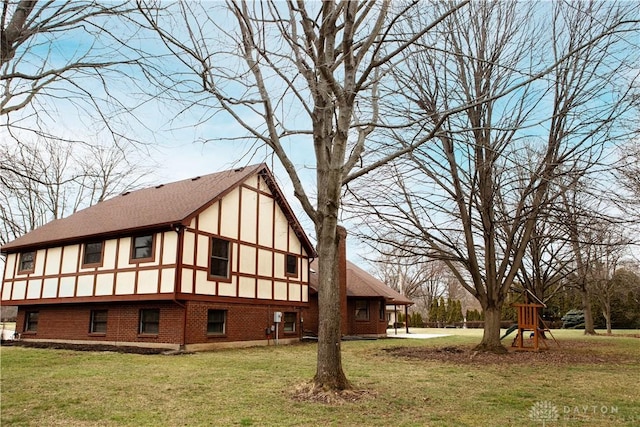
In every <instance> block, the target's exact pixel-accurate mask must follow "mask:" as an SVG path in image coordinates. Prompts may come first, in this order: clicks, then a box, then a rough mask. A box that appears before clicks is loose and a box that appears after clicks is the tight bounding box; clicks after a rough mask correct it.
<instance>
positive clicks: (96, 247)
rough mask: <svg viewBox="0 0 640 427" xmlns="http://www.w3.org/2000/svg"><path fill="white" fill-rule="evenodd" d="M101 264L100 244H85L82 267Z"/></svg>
mask: <svg viewBox="0 0 640 427" xmlns="http://www.w3.org/2000/svg"><path fill="white" fill-rule="evenodd" d="M101 263H102V242H92V243H85V245H84V256H83V257H82V265H88V264H101Z"/></svg>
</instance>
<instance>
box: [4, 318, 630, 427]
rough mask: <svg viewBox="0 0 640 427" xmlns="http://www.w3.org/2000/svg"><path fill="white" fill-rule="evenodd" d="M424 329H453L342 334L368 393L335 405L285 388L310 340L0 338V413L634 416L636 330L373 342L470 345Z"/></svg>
mask: <svg viewBox="0 0 640 427" xmlns="http://www.w3.org/2000/svg"><path fill="white" fill-rule="evenodd" d="M426 332H441V333H456V335H454V336H450V337H445V338H435V339H429V340H400V339H397V340H378V341H353V342H345V343H343V364H344V368H345V372H346V373H347V376H348V377H349V379H350V380H351V381H352V382H353V383H354V384H355V386H356V387H357V388H358V389H362V390H367V391H368V392H369V394H368V395H367V397H365V398H364V399H362V400H360V401H358V402H355V403H344V404H341V405H326V404H321V403H309V402H299V401H296V400H294V399H292V394H291V392H290V391H291V390H292V389H294V388H295V387H296V386H298V385H300V384H301V383H303V382H305V381H308V380H309V379H311V378H312V376H313V374H314V372H315V351H316V346H315V344H298V345H290V346H279V347H273V346H272V347H259V348H250V349H235V350H223V351H216V352H204V353H196V354H189V355H179V356H164V355H134V354H119V353H112V352H75V351H65V350H41V349H31V348H21V347H3V348H2V349H1V350H0V357H1V368H2V369H1V384H0V385H1V406H0V409H1V411H2V413H1V418H0V424H1V425H2V426H14V425H25V426H57V425H60V426H63V425H64V426H93V425H101V426H115V425H131V426H139V425H150V426H200V425H203V426H204V425H216V426H218V425H221V426H317V425H323V426H351V425H353V426H508V425H513V426H523V425H524V426H527V425H531V426H536V425H542V421H541V420H540V419H533V420H532V419H531V418H530V413H531V409H532V408H533V406H534V405H535V404H536V403H538V402H547V401H548V402H550V403H551V404H553V405H554V406H555V407H556V409H557V410H558V415H559V419H558V421H557V422H548V423H547V425H550V426H551V425H570V426H571V425H576V426H577V425H585V422H589V424H588V425H599V426H603V425H604V426H606V425H612V426H623V425H626V426H632V425H638V424H640V407H639V401H638V396H640V381H638V379H639V378H640V339H638V338H632V337H623V336H616V337H606V336H595V337H583V336H582V332H581V331H557V332H556V331H554V335H555V336H556V338H557V339H558V340H559V341H560V343H561V345H562V348H563V350H562V351H566V352H576V353H580V352H586V353H590V354H593V355H595V356H597V358H598V359H599V361H598V362H595V363H577V364H554V363H546V364H545V363H540V362H535V355H534V354H531V358H532V363H531V364H528V363H520V364H515V365H514V364H505V363H498V364H479V363H472V364H469V363H452V362H447V361H435V360H413V359H406V358H398V357H395V356H392V355H391V354H389V353H388V352H386V351H384V349H385V348H389V347H400V346H418V347H444V346H466V345H472V344H475V343H477V342H478V341H479V334H480V333H481V331H469V330H466V331H460V330H455V331H454V330H446V331H444V330H435V331H434V330H429V331H426ZM635 333H637V331H635ZM584 342H587V343H589V345H584ZM621 357H622V358H623V359H624V360H623V361H619V360H618V359H620V358H621ZM605 408H606V410H607V413H606V414H602V412H603V410H604V409H605ZM612 411H613V413H611V412H612Z"/></svg>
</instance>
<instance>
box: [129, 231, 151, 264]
mask: <svg viewBox="0 0 640 427" xmlns="http://www.w3.org/2000/svg"><path fill="white" fill-rule="evenodd" d="M131 258H132V259H136V260H141V259H153V235H152V234H150V235H147V236H137V237H134V238H133V247H132V248H131Z"/></svg>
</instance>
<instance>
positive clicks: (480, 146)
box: [354, 2, 637, 352]
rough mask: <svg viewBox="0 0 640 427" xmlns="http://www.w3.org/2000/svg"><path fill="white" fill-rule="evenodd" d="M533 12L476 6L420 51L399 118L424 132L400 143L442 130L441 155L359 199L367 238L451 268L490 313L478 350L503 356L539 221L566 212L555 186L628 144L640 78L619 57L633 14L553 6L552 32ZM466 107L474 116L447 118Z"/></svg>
mask: <svg viewBox="0 0 640 427" xmlns="http://www.w3.org/2000/svg"><path fill="white" fill-rule="evenodd" d="M528 6H529V8H527V7H525V6H523V5H522V4H520V3H518V4H516V3H504V2H474V3H472V4H471V5H470V7H469V8H467V9H466V10H465V12H466V13H464V14H462V13H458V14H455V15H451V16H449V17H448V18H447V19H446V20H445V23H444V24H445V25H444V26H443V27H442V29H443V30H444V33H443V34H441V35H440V37H439V38H436V36H435V35H431V34H429V35H427V36H432V37H433V38H427V37H425V40H424V41H423V45H424V46H434V48H432V49H424V50H422V51H418V52H415V53H413V52H412V56H411V58H412V60H411V61H410V62H409V63H410V66H409V67H406V68H402V67H399V68H398V69H397V70H395V72H396V75H398V80H397V81H398V87H402V89H403V93H402V95H405V96H406V99H407V105H408V107H407V108H406V109H405V110H402V112H405V111H407V112H409V113H408V114H412V115H413V116H414V117H416V123H418V125H417V126H416V127H415V128H414V129H413V130H414V132H413V133H409V132H407V131H406V130H404V131H403V132H395V134H394V135H393V136H394V137H395V138H396V139H395V140H396V141H400V142H404V143H405V144H406V145H412V144H413V141H415V140H417V139H420V138H421V135H422V134H423V133H424V130H423V129H429V128H430V127H431V126H433V124H435V123H442V127H440V128H439V129H440V130H439V132H438V134H437V137H438V139H437V143H436V142H433V143H430V144H425V145H423V146H421V147H419V148H417V149H414V150H412V152H411V154H410V155H409V156H407V159H406V161H403V162H396V163H395V164H394V165H393V166H392V167H390V168H389V169H388V172H387V174H386V175H384V176H382V177H381V178H380V182H381V184H380V186H379V187H378V188H367V189H363V193H362V194H360V198H359V199H358V202H359V203H367V204H368V207H369V210H370V212H371V213H372V214H373V215H375V216H376V217H378V219H379V221H378V222H374V223H373V224H371V231H372V232H373V233H374V234H376V235H377V236H378V239H379V240H380V241H382V242H385V243H389V244H392V242H388V241H387V240H386V239H385V236H386V235H389V233H390V232H389V229H392V230H393V231H394V232H395V233H400V234H401V235H403V236H404V238H405V240H404V241H410V242H412V243H411V244H410V245H405V247H404V249H405V250H406V252H407V253H410V254H411V255H416V254H423V255H425V256H429V257H432V258H436V259H441V260H443V261H445V262H446V263H447V264H448V265H449V268H450V269H451V271H452V272H453V273H454V275H455V276H456V278H457V279H458V280H459V281H460V283H461V284H462V285H463V286H464V287H465V288H466V289H467V290H468V291H469V292H471V293H472V294H473V295H474V296H475V297H476V298H477V299H478V301H479V302H480V304H481V305H482V308H483V310H484V313H485V326H484V335H483V339H482V341H481V343H480V345H479V346H478V347H477V348H478V349H480V350H489V351H495V352H504V351H505V349H504V347H503V346H502V345H501V343H500V339H499V337H500V312H501V307H502V305H503V303H504V300H505V296H506V293H507V292H508V290H509V288H510V287H511V286H512V284H513V283H514V279H515V278H516V275H517V274H518V271H520V268H521V266H522V262H523V259H524V257H525V254H526V249H527V247H528V246H529V245H528V243H529V241H530V240H531V239H532V237H533V236H534V231H535V226H536V219H537V217H538V215H539V214H540V213H541V212H542V211H543V210H544V209H546V208H547V207H548V206H549V205H552V204H553V203H557V200H558V197H559V195H558V193H557V192H555V193H554V192H553V190H554V189H553V188H552V187H551V184H552V183H554V182H557V181H558V180H559V179H560V178H562V177H564V176H566V175H568V174H580V173H583V172H584V171H588V170H591V168H593V167H594V166H596V165H598V164H599V163H600V161H601V159H602V155H603V153H604V151H605V147H606V144H613V143H614V142H615V140H616V139H618V140H619V139H622V138H624V135H622V134H621V133H619V132H616V128H615V126H614V125H615V120H616V118H619V117H624V116H625V114H627V113H628V111H629V102H628V97H627V94H628V91H629V88H630V87H631V86H632V85H633V84H634V82H635V81H636V79H637V70H635V71H633V65H632V64H634V63H635V60H636V59H637V58H636V56H635V55H636V53H637V50H632V51H631V52H627V53H625V52H624V50H625V49H629V48H630V46H629V44H628V43H627V40H626V39H625V38H624V37H621V35H624V34H625V33H626V32H628V31H630V32H631V33H629V34H635V33H634V32H636V31H637V25H636V26H634V25H635V24H636V23H637V21H634V18H635V17H636V16H637V15H636V14H637V5H628V4H591V3H588V4H587V3H581V2H576V3H554V4H552V5H550V4H547V5H546V6H545V7H549V8H552V9H553V10H551V9H550V10H547V12H548V13H551V16H553V20H552V23H551V24H550V26H549V27H545V26H544V25H543V23H542V22H537V18H539V17H540V16H541V13H543V11H541V10H540V9H539V8H537V7H538V6H537V5H535V4H529V5H528ZM545 35H551V36H552V37H550V38H548V39H547V43H545ZM633 47H634V48H635V47H636V46H633ZM549 51H551V52H553V59H551V60H550V62H552V63H553V64H554V65H557V66H554V67H553V68H552V69H551V70H550V71H549V72H548V73H545V74H544V78H543V79H540V80H535V79H533V80H532V79H528V78H527V77H528V76H537V75H539V71H538V70H540V69H541V68H542V69H544V68H545V66H546V64H547V63H548V62H547V61H549V59H548V58H547V59H543V58H544V56H545V55H547V53H548V52H549ZM603 64H607V65H603ZM543 72H544V71H543ZM629 73H631V74H629ZM511 88H517V91H516V92H511ZM505 93H512V95H513V96H510V97H508V98H505V97H503V96H502V94H505ZM400 95H401V94H400V93H399V94H398V96H400ZM594 99H597V100H598V102H597V103H594V102H593V101H594ZM460 104H464V105H468V106H470V107H468V108H466V109H465V110H464V111H462V112H461V113H460V114H456V115H448V116H443V115H442V114H441V112H442V111H450V109H451V106H452V105H460ZM535 135H539V136H538V137H535ZM540 135H544V136H540ZM531 146H534V151H535V152H538V153H540V154H539V156H537V161H535V162H533V163H531V162H530V158H528V157H527V156H524V155H523V151H524V150H525V148H526V147H531ZM523 168H524V170H525V171H526V173H525V174H524V176H526V177H527V179H526V181H524V182H523V181H522V179H521V177H522V176H523V174H522V173H518V170H522V169H523ZM365 190H366V191H365ZM354 191H355V190H354Z"/></svg>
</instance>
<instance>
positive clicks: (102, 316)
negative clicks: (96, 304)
mask: <svg viewBox="0 0 640 427" xmlns="http://www.w3.org/2000/svg"><path fill="white" fill-rule="evenodd" d="M89 333H92V334H106V333H107V310H91V323H90V326H89Z"/></svg>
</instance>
